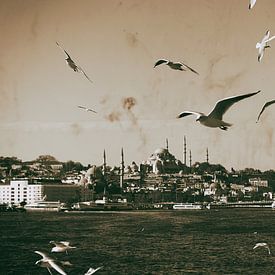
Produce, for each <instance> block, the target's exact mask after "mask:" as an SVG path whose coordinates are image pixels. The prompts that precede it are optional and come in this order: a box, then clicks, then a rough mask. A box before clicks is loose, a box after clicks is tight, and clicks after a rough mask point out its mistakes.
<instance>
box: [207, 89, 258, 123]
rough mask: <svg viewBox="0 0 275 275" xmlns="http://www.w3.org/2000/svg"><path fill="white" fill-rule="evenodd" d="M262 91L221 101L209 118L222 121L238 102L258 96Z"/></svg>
mask: <svg viewBox="0 0 275 275" xmlns="http://www.w3.org/2000/svg"><path fill="white" fill-rule="evenodd" d="M259 92H260V91H258V92H255V93H250V94H245V95H239V96H232V97H227V98H225V99H222V100H219V101H218V102H217V103H216V105H215V107H214V109H213V110H212V111H211V112H210V113H209V115H208V117H211V118H215V119H219V120H222V116H223V115H224V113H225V112H226V111H227V110H228V109H229V108H230V107H231V106H232V105H233V104H234V103H236V102H238V101H240V100H242V99H245V98H247V97H250V96H253V95H256V94H258V93H259Z"/></svg>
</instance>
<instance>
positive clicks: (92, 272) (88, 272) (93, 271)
mask: <svg viewBox="0 0 275 275" xmlns="http://www.w3.org/2000/svg"><path fill="white" fill-rule="evenodd" d="M102 267H103V266H100V267H98V268H95V269H94V268H92V267H90V268H89V269H88V271H87V272H86V273H85V274H84V275H92V274H94V273H96V272H97V271H98V270H99V269H101V268H102Z"/></svg>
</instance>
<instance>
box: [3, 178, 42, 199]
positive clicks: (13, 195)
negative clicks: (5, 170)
mask: <svg viewBox="0 0 275 275" xmlns="http://www.w3.org/2000/svg"><path fill="white" fill-rule="evenodd" d="M42 197H43V192H42V185H40V184H28V180H11V182H10V184H9V185H0V203H6V204H19V203H20V202H23V201H25V202H27V203H32V202H34V201H37V200H41V199H42Z"/></svg>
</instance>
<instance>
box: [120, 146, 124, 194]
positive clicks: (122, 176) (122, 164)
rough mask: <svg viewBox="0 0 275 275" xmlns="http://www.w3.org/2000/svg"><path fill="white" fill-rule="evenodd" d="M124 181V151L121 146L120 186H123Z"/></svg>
mask: <svg viewBox="0 0 275 275" xmlns="http://www.w3.org/2000/svg"><path fill="white" fill-rule="evenodd" d="M123 182H124V153H123V148H121V163H120V188H121V189H122V188H123Z"/></svg>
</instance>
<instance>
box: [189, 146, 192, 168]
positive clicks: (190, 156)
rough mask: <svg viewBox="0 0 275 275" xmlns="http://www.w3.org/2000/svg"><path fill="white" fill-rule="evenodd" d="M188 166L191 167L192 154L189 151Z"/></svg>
mask: <svg viewBox="0 0 275 275" xmlns="http://www.w3.org/2000/svg"><path fill="white" fill-rule="evenodd" d="M189 166H190V167H191V166H192V152H191V150H189Z"/></svg>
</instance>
